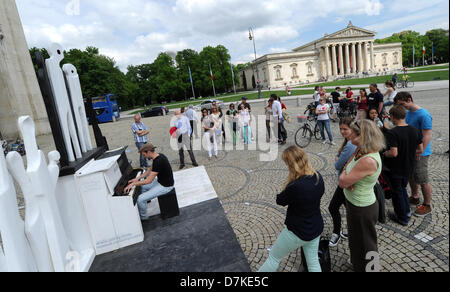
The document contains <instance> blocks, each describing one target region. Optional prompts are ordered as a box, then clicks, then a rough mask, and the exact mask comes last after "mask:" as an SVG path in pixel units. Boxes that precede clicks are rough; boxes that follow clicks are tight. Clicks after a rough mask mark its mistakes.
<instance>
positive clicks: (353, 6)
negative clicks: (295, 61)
mask: <svg viewBox="0 0 450 292" xmlns="http://www.w3.org/2000/svg"><path fill="white" fill-rule="evenodd" d="M0 1H1V0H0ZM68 2H69V0H64V1H61V0H16V3H17V5H18V7H19V11H20V16H21V19H22V22H23V25H24V29H25V33H26V37H27V41H28V43H29V45H30V46H37V47H45V46H47V45H48V44H49V43H51V42H59V43H61V45H63V46H64V47H65V48H68V49H69V48H80V49H84V48H85V47H86V46H88V45H91V46H96V47H98V48H99V49H100V52H102V53H104V54H107V55H110V56H112V57H113V58H114V59H115V60H116V61H117V62H118V64H119V65H120V67H121V69H125V68H126V66H127V65H130V64H133V65H136V64H142V63H148V62H152V61H153V60H154V58H156V56H157V55H158V54H159V53H160V52H162V51H174V52H176V51H179V50H182V49H185V48H191V49H194V50H197V51H200V50H201V49H202V48H203V47H205V46H208V45H210V46H217V45H219V44H221V45H224V46H225V47H227V48H228V49H229V51H230V54H231V57H232V61H233V62H234V63H236V62H238V61H242V62H248V61H251V60H253V58H254V56H253V44H252V42H251V41H250V40H249V39H248V28H249V27H253V28H254V32H255V42H256V51H257V54H258V56H262V55H264V54H268V53H273V52H276V51H277V50H278V51H277V52H280V51H281V50H284V51H290V50H292V49H293V48H296V47H298V46H300V45H302V44H305V43H306V42H307V41H309V40H314V39H318V38H320V37H321V36H323V34H324V33H325V32H328V33H332V32H335V31H338V30H340V29H343V28H344V27H345V23H346V22H348V21H349V20H352V22H353V24H354V25H356V26H366V28H369V29H371V30H375V31H377V32H380V34H387V33H389V35H390V34H392V33H393V32H397V31H400V30H402V29H403V28H407V27H411V26H414V25H415V24H419V23H424V22H426V21H427V18H426V17H425V16H424V15H430V12H429V10H433V9H434V10H439V11H441V14H442V11H444V9H442V7H444V8H445V7H447V11H448V4H445V3H447V2H446V1H443V0H430V1H423V0H408V1H407V0H395V1H387V0H340V1H329V0H246V1H241V0H220V1H219V0H169V1H162V0H129V1H125V0H109V1H100V0H90V1H88V0H80V15H77V16H69V15H67V14H66V13H65V8H66V5H67V3H68ZM443 3H444V4H443ZM413 7H416V8H413ZM417 7H419V8H417ZM417 9H419V10H417ZM405 12H412V14H411V13H409V14H408V13H407V14H405ZM446 13H447V14H446V15H447V19H446V20H445V19H442V15H438V16H436V17H435V19H434V20H435V21H429V23H435V22H438V23H444V24H445V22H446V23H447V27H448V12H446ZM428 19H430V18H428ZM436 25H438V24H436ZM378 37H379V36H378ZM300 38H301V39H300Z"/></svg>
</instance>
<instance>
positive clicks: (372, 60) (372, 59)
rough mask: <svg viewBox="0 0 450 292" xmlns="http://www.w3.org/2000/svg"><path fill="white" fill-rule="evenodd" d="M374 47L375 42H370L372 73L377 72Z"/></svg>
mask: <svg viewBox="0 0 450 292" xmlns="http://www.w3.org/2000/svg"><path fill="white" fill-rule="evenodd" d="M373 47H374V44H373V41H372V42H370V71H372V72H374V71H375V57H374V56H375V55H374V52H373V49H374V48H373Z"/></svg>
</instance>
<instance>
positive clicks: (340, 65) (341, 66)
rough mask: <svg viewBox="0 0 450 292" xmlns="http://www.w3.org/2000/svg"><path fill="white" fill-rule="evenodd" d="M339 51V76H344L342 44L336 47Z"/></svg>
mask: <svg viewBox="0 0 450 292" xmlns="http://www.w3.org/2000/svg"><path fill="white" fill-rule="evenodd" d="M338 46H339V47H338V50H339V69H340V71H339V75H344V54H343V52H342V44H339V45H338Z"/></svg>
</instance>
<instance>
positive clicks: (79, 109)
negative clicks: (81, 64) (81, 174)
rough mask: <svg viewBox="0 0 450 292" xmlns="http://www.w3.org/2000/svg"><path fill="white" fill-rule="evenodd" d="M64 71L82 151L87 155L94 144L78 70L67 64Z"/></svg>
mask: <svg viewBox="0 0 450 292" xmlns="http://www.w3.org/2000/svg"><path fill="white" fill-rule="evenodd" d="M63 71H64V74H65V75H66V80H67V85H68V89H69V91H70V97H71V99H72V106H73V113H74V115H75V121H76V122H77V128H78V134H79V138H80V145H81V151H82V152H83V153H86V152H87V151H90V150H92V143H91V136H90V134H89V125H88V122H87V119H86V110H85V109H84V102H83V93H82V92H81V85H80V79H79V76H78V73H77V68H75V66H74V65H72V64H65V65H63Z"/></svg>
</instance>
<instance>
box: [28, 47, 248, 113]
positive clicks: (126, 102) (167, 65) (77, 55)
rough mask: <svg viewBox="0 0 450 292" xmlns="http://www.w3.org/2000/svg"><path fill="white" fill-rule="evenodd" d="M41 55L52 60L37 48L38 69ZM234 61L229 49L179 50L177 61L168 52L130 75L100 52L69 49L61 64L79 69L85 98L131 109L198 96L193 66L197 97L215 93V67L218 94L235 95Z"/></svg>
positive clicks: (128, 71)
mask: <svg viewBox="0 0 450 292" xmlns="http://www.w3.org/2000/svg"><path fill="white" fill-rule="evenodd" d="M38 51H40V52H41V53H42V54H43V56H44V58H49V55H48V53H47V51H46V50H45V49H38V48H31V49H30V54H31V57H32V60H33V63H34V64H35V69H37V66H36V61H35V53H36V52H38ZM230 60H231V57H230V54H229V53H228V49H227V48H225V47H224V46H222V45H219V46H217V47H210V46H208V47H205V48H204V49H203V50H202V51H201V52H200V53H198V52H196V51H194V50H191V49H185V50H183V51H180V52H178V53H177V54H176V56H175V58H172V57H171V55H170V54H168V53H160V54H159V55H158V57H157V58H156V59H155V60H154V61H153V63H151V64H141V65H136V66H133V65H130V66H128V68H127V73H123V72H122V71H120V69H119V68H118V66H117V64H116V62H115V60H114V59H112V58H110V57H107V56H104V55H101V54H100V53H99V49H98V48H95V47H87V48H86V49H85V50H83V51H82V50H79V49H72V50H69V51H65V52H64V60H63V61H62V64H61V65H63V64H66V63H71V64H73V65H74V66H75V67H76V68H77V70H78V75H79V76H80V83H81V88H82V91H83V95H84V96H85V97H86V96H91V97H94V96H98V95H103V94H106V93H113V94H115V95H116V97H117V99H118V102H119V104H120V106H121V107H122V108H123V109H128V108H133V107H136V106H142V105H151V104H155V103H163V102H170V101H179V100H187V99H190V98H191V97H192V96H193V92H192V86H191V81H190V77H189V68H190V69H191V73H192V80H193V85H194V92H195V96H196V97H197V98H198V97H200V96H211V95H213V88H212V81H211V74H210V66H211V70H212V72H213V75H214V82H215V88H216V91H217V93H225V92H229V91H231V89H232V88H233V80H232V73H231V70H233V71H234V73H235V80H234V81H235V83H236V84H238V83H239V78H238V74H237V72H238V71H237V68H236V66H234V65H232V64H231V63H230Z"/></svg>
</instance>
